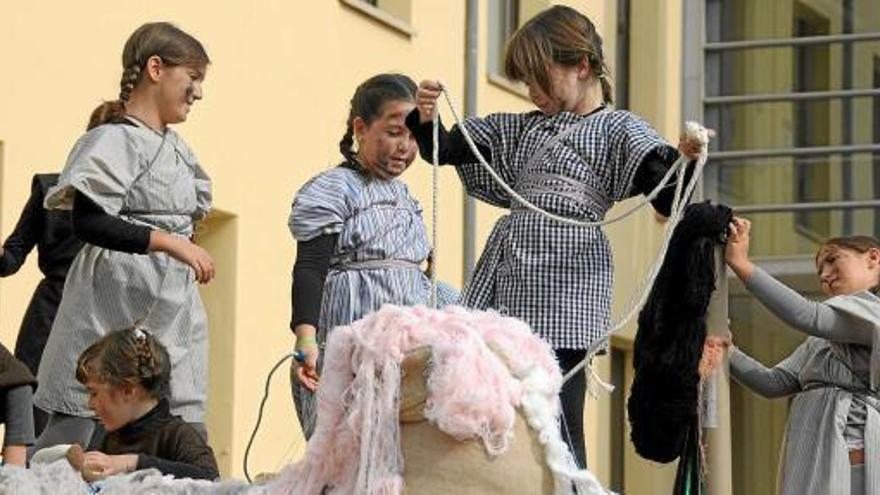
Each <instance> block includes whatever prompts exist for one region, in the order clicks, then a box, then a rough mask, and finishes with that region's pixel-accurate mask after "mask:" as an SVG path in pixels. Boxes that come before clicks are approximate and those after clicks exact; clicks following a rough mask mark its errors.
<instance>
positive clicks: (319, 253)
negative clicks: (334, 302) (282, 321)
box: [290, 234, 339, 330]
mask: <svg viewBox="0 0 880 495" xmlns="http://www.w3.org/2000/svg"><path fill="white" fill-rule="evenodd" d="M338 238H339V234H325V235H320V236H318V237H315V238H314V239H311V240H309V241H300V242H297V243H296V263H294V265H293V284H292V286H291V306H292V307H293V317H292V318H291V321H290V329H291V330H294V329H295V328H296V326H297V325H300V324H303V323H306V324H309V325H313V326H317V325H318V316H319V315H320V313H321V299H322V296H323V295H324V279H325V278H327V270H328V269H329V268H330V257H331V256H332V255H333V247H334V246H335V245H336V240H337V239H338Z"/></svg>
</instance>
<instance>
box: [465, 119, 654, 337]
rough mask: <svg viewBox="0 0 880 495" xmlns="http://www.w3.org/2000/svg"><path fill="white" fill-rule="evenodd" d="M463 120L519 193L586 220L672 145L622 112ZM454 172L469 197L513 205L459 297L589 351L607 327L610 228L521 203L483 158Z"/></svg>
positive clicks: (625, 193) (624, 193)
mask: <svg viewBox="0 0 880 495" xmlns="http://www.w3.org/2000/svg"><path fill="white" fill-rule="evenodd" d="M464 125H465V126H466V128H467V130H468V131H470V133H471V134H472V136H473V137H474V140H475V141H476V142H477V143H478V144H480V145H482V146H485V147H488V148H490V149H491V150H492V156H491V157H486V159H487V160H489V161H490V163H491V165H492V167H493V168H494V170H495V171H496V172H497V173H498V174H499V175H500V176H501V177H503V178H504V180H505V181H506V182H507V183H508V184H509V185H511V186H513V188H514V189H515V190H516V191H517V192H518V193H519V194H520V195H522V196H523V197H525V198H526V199H528V200H529V201H530V202H532V203H533V204H535V205H537V206H539V207H540V208H542V209H544V210H547V211H550V212H553V213H556V214H558V215H563V216H566V217H569V218H578V219H584V220H600V219H602V218H603V217H604V216H605V213H606V212H607V211H608V209H609V208H610V207H611V206H612V204H613V203H614V202H616V201H620V200H623V199H625V198H627V197H630V196H632V195H634V194H635V192H634V190H633V188H632V180H633V177H634V175H635V173H636V171H637V169H638V167H639V165H640V164H641V163H642V161H643V160H644V158H645V157H646V156H647V155H648V154H649V153H650V152H651V151H652V150H654V149H655V148H658V147H665V146H668V144H667V143H666V142H665V141H664V140H663V139H662V138H661V137H660V136H659V135H658V134H657V132H656V131H654V129H652V128H651V126H650V125H649V124H648V123H646V122H645V121H644V120H642V119H641V118H639V117H638V116H636V115H634V114H632V113H629V112H625V111H613V110H605V109H603V110H600V111H598V112H594V113H592V114H590V115H586V116H584V115H577V114H574V113H571V112H560V113H558V114H556V115H553V116H549V117H548V116H545V115H543V114H542V113H540V112H530V113H525V114H511V113H500V114H493V115H489V116H487V117H485V118H471V119H467V120H466V121H465V123H464ZM571 125H577V126H578V127H577V128H576V130H574V131H573V132H571V134H569V135H568V136H567V137H566V138H565V139H562V140H560V141H561V142H559V143H557V144H556V145H555V146H552V147H550V149H547V150H546V153H544V154H543V156H542V157H541V158H540V159H538V160H536V161H534V163H532V164H531V166H530V167H529V168H530V169H529V170H526V168H527V167H526V165H527V163H529V160H530V159H531V157H532V156H533V155H534V154H535V153H536V152H537V151H538V150H540V149H541V148H542V147H544V146H545V144H546V143H547V142H548V141H550V140H551V139H553V138H554V136H556V135H557V134H559V133H560V132H562V131H563V130H564V129H567V128H568V126H571ZM456 169H457V171H458V174H459V176H460V178H461V180H462V182H463V183H464V186H465V188H466V189H467V191H468V193H469V194H470V195H472V196H474V197H476V198H478V199H481V200H483V201H486V202H487V203H490V204H493V205H495V206H499V207H502V208H508V209H511V210H512V211H511V213H510V214H509V215H506V216H504V217H502V218H501V219H500V220H499V221H498V222H497V223H496V225H495V228H494V229H493V231H492V233H491V235H490V237H489V239H488V241H487V243H486V247H485V249H484V251H483V254H482V256H481V257H480V260H479V262H478V263H477V266H476V270H475V272H474V276H473V279H472V280H471V281H470V283H469V284H468V285H467V286H466V287H465V289H464V293H463V295H462V298H463V303H464V304H465V305H466V306H469V307H473V308H479V309H486V308H494V309H496V310H499V311H502V312H506V313H507V314H509V315H511V316H515V317H518V318H522V319H523V320H525V321H526V322H528V323H529V324H530V325H531V326H532V328H533V329H534V331H535V332H536V333H537V334H538V335H540V336H541V337H542V338H544V339H545V340H547V341H548V342H549V343H550V345H551V346H553V347H554V348H557V349H586V348H589V347H590V345H591V344H592V343H593V342H595V341H596V340H597V339H599V338H601V337H602V336H603V335H604V334H605V333H606V332H607V331H608V327H609V319H610V318H609V312H610V309H609V308H610V303H611V292H612V275H613V268H612V266H613V265H612V257H611V249H610V246H609V243H608V239H607V238H606V237H605V234H604V233H603V232H602V230H601V229H599V228H589V227H577V226H571V225H565V224H561V223H558V222H555V221H554V220H551V219H548V218H546V217H543V216H541V215H540V214H538V213H534V212H531V211H528V210H525V209H523V208H522V207H521V205H518V204H515V203H514V201H513V200H512V199H511V198H510V197H509V195H508V194H507V193H506V192H505V191H504V190H503V189H501V187H499V186H498V185H497V184H496V183H495V182H494V181H493V179H492V178H491V177H490V176H489V174H488V173H487V172H486V171H485V170H484V169H483V168H482V167H481V166H480V165H479V164H478V163H470V164H462V165H458V166H456ZM560 175H561V176H563V177H564V179H562V178H559V177H557V176H560Z"/></svg>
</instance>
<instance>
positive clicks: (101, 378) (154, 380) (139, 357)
mask: <svg viewBox="0 0 880 495" xmlns="http://www.w3.org/2000/svg"><path fill="white" fill-rule="evenodd" d="M76 379H77V381H79V382H80V383H82V384H85V383H86V382H87V381H88V380H94V381H97V382H100V383H107V384H110V385H113V386H121V385H124V384H131V385H140V386H141V387H143V388H144V390H146V391H147V393H148V394H150V396H152V397H154V398H156V399H163V398H166V397H168V394H169V393H170V389H171V386H170V383H171V360H170V359H169V357H168V351H167V350H166V349H165V346H164V345H162V343H160V342H159V341H158V340H157V339H156V337H154V336H153V335H152V334H150V333H149V332H147V331H146V330H142V329H140V328H127V329H125V330H117V331H115V332H110V333H109V334H107V335H105V336H104V337H103V338H101V339H100V340H98V341H97V342H95V343H94V344H92V345H91V346H89V347H88V349H86V350H85V351H83V353H82V354H80V356H79V359H78V360H77V363H76Z"/></svg>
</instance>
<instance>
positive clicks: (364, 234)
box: [289, 74, 457, 438]
mask: <svg viewBox="0 0 880 495" xmlns="http://www.w3.org/2000/svg"><path fill="white" fill-rule="evenodd" d="M415 92H416V85H415V83H414V82H413V81H412V80H411V79H410V78H409V77H407V76H404V75H400V74H380V75H377V76H374V77H371V78H370V79H368V80H366V81H365V82H363V83H362V84H361V85H360V86H358V88H357V90H356V91H355V93H354V96H353V97H352V99H351V109H350V111H349V115H348V120H347V123H346V131H345V135H344V136H343V138H342V140H341V141H340V143H339V150H340V152H341V154H342V157H343V161H342V163H340V164H339V165H338V166H337V167H334V168H332V169H330V170H326V171H324V172H321V173H320V174H318V175H317V176H315V177H313V178H312V179H311V180H309V181H308V182H307V183H306V184H305V185H304V186H303V187H302V188H301V189H300V190H299V192H298V193H297V195H296V198H295V199H294V200H293V208H292V212H291V214H290V220H289V226H290V231H291V233H292V234H293V237H294V239H296V241H297V255H296V264H295V265H294V267H293V287H292V305H293V319H292V321H291V329H292V330H293V331H294V333H296V348H297V350H300V351H302V352H303V354H304V355H305V359H304V360H303V362H302V363H300V364H299V365H295V367H294V368H293V369H292V375H293V379H294V383H293V384H292V385H293V396H294V402H295V404H296V409H297V414H298V415H299V419H300V425H301V426H302V429H303V433H304V434H305V436H306V438H308V437H310V436H311V433H312V430H313V428H314V419H315V418H314V406H315V402H314V395H313V393H314V391H315V389H316V388H317V386H318V369H319V365H318V354H319V344H323V343H324V342H326V338H327V332H328V331H330V330H331V329H332V328H333V327H336V326H339V325H347V324H349V323H351V322H353V321H355V320H358V319H360V318H362V317H364V316H366V315H367V314H368V313H371V312H373V311H376V310H378V309H379V308H380V307H381V306H382V305H384V304H399V305H414V304H426V303H427V302H428V298H429V290H430V281H429V279H428V276H427V275H426V273H425V272H424V271H423V270H422V268H421V264H422V263H423V262H425V261H426V260H427V258H428V257H429V254H430V252H431V246H430V243H429V242H428V236H427V234H426V233H425V224H424V222H423V221H422V207H421V206H420V205H419V203H418V202H417V201H416V199H415V198H413V197H412V195H411V194H410V192H409V189H408V188H407V186H406V184H404V183H403V181H401V180H400V179H399V177H400V175H401V174H403V172H405V171H406V169H407V168H408V167H409V166H410V164H412V162H413V160H414V159H415V157H416V151H417V147H416V142H415V139H414V138H413V136H412V134H410V132H409V130H408V129H407V127H406V124H405V123H404V119H405V118H406V115H407V114H409V112H410V111H412V110H413V109H414V108H415V103H414V96H415ZM355 142H356V143H357V147H356V148H355V149H353V146H354V144H355ZM437 298H438V303H440V304H441V305H442V304H444V303H449V302H451V301H452V300H454V299H456V298H457V293H456V291H455V290H454V289H451V288H450V287H449V286H446V285H442V286H441V285H438V297H437Z"/></svg>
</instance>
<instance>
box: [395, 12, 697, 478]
mask: <svg viewBox="0 0 880 495" xmlns="http://www.w3.org/2000/svg"><path fill="white" fill-rule="evenodd" d="M505 72H506V74H507V76H508V77H509V78H510V79H512V80H517V81H523V82H525V83H526V84H527V85H528V88H529V96H530V97H531V100H532V102H533V103H534V104H535V106H537V107H538V108H537V109H536V110H534V111H531V112H527V113H496V114H491V115H488V116H487V117H482V118H469V119H467V120H465V122H464V126H465V127H466V128H467V130H468V132H469V133H470V134H471V135H472V136H473V138H474V141H475V143H476V144H477V148H478V149H479V150H480V154H482V155H483V156H484V157H486V159H487V161H489V163H490V165H491V167H492V168H493V169H494V171H495V172H496V173H497V174H498V175H500V176H501V177H502V178H503V179H504V181H505V182H506V183H507V184H508V185H510V186H511V187H513V188H514V189H515V190H516V191H517V192H518V193H519V194H520V195H521V196H523V197H524V198H525V199H527V200H528V201H530V202H531V203H532V204H535V205H537V206H538V207H540V208H541V209H543V210H546V211H549V212H552V213H555V214H556V215H560V216H564V217H568V218H572V219H580V220H584V221H597V220H602V219H603V218H604V216H605V213H606V212H607V211H608V210H609V209H610V208H611V206H612V205H613V204H614V203H615V202H617V201H621V200H623V199H626V198H629V197H631V196H635V195H637V194H647V193H648V192H650V191H651V190H653V189H654V187H655V186H656V185H657V184H658V183H659V182H660V181H661V180H662V178H663V176H664V175H665V173H666V172H667V171H668V170H669V167H670V166H671V165H672V164H673V163H674V162H675V160H676V159H677V158H678V151H676V149H675V147H673V146H670V145H669V144H668V143H667V142H666V141H665V140H664V139H663V138H662V137H660V136H659V135H658V134H657V133H656V132H655V131H654V129H652V128H651V126H650V125H649V124H648V123H647V122H645V121H644V120H642V119H641V118H640V117H638V116H637V115H634V114H632V113H629V112H625V111H617V110H612V109H610V108H608V106H607V105H608V104H610V103H611V100H612V96H611V86H610V84H609V83H608V80H607V75H606V74H607V69H606V67H605V62H604V59H603V55H602V39H601V37H600V36H599V35H598V33H597V32H596V28H595V26H594V25H593V23H592V22H590V20H589V19H588V18H587V17H585V16H584V15H582V14H580V13H579V12H577V11H576V10H574V9H572V8H569V7H565V6H554V7H552V8H550V9H548V10H546V11H544V12H541V13H540V14H538V15H537V16H536V17H534V18H533V19H531V20H529V21H528V22H526V23H525V24H524V25H523V26H522V27H521V28H520V29H519V30H518V31H517V32H516V33H514V35H513V37H512V38H511V39H510V41H509V42H508V45H507V52H506V60H505ZM440 89H441V88H440V85H439V83H438V82H436V81H423V82H422V83H421V84H420V87H419V90H418V93H417V95H416V102H417V106H418V110H417V111H416V112H413V113H412V114H411V115H410V116H409V117H408V118H407V125H408V126H409V127H410V129H411V130H412V131H413V132H414V133H415V134H416V139H417V140H418V142H419V148H420V150H421V154H422V156H423V157H424V158H425V160H431V155H432V148H433V144H432V136H431V134H432V133H431V129H432V125H431V122H432V118H433V115H434V113H435V112H436V110H437V99H438V97H439V96H440ZM679 148H680V149H681V150H682V151H683V152H684V153H685V154H687V155H688V156H690V157H692V158H696V155H697V152H698V151H699V146H698V145H697V144H696V143H693V142H683V143H681V144H680V145H679ZM438 152H439V157H440V162H441V163H445V164H451V165H454V166H455V169H456V171H457V172H458V175H459V177H460V179H461V181H462V183H463V184H464V187H465V189H467V192H468V194H470V195H471V196H474V197H475V198H477V199H480V200H482V201H485V202H487V203H489V204H491V205H494V206H498V207H501V208H506V209H509V210H510V214H509V215H506V216H504V217H502V218H501V219H500V220H499V221H498V222H497V223H496V224H495V228H494V229H493V231H492V233H491V235H490V237H489V239H488V241H487V242H486V247H485V249H484V251H483V253H482V255H481V257H480V259H479V261H478V262H477V266H476V269H475V272H474V275H473V278H472V279H471V281H470V282H469V283H468V285H467V286H466V287H465V288H464V292H463V294H462V303H463V304H464V305H465V306H468V307H473V308H477V309H486V308H494V309H496V310H499V311H504V312H505V313H507V314H509V315H511V316H515V317H518V318H521V319H523V320H525V321H526V322H527V323H529V325H530V326H531V327H532V329H533V330H534V331H535V333H537V334H538V335H539V336H541V337H542V338H544V339H545V340H546V341H547V342H548V343H549V344H550V345H551V346H552V347H553V348H554V350H555V351H556V354H557V358H558V359H559V364H560V367H561V368H562V370H563V372H568V370H570V369H571V368H573V367H574V366H576V365H577V364H578V363H580V362H581V361H582V360H583V359H584V358H585V357H586V354H587V350H588V349H590V348H591V347H592V346H593V344H594V343H596V342H597V341H599V340H600V339H602V338H603V337H604V336H605V334H606V333H607V331H608V329H609V326H610V322H609V319H610V318H609V313H610V304H611V295H612V294H611V287H612V275H613V269H612V266H613V262H612V257H611V247H610V246H609V243H608V239H607V238H606V237H605V234H604V233H603V231H602V230H601V229H599V228H591V227H578V226H571V225H566V224H562V223H558V222H556V221H555V220H552V219H549V218H546V217H545V216H542V215H541V214H538V213H536V212H533V211H531V210H528V209H526V208H525V207H524V206H523V205H521V204H519V203H518V202H517V201H515V200H514V199H513V198H511V196H510V195H509V194H508V193H507V192H506V191H505V190H504V189H502V188H501V186H499V185H498V184H496V183H495V181H494V179H493V178H492V177H491V176H490V175H489V173H488V172H486V171H485V170H484V169H483V168H482V167H481V166H480V164H479V163H478V162H477V158H476V157H475V156H474V155H473V154H472V153H471V150H470V148H469V147H468V146H467V144H466V143H465V141H464V138H463V136H462V133H461V129H459V128H458V127H457V126H456V127H453V128H452V130H451V131H449V132H448V133H447V132H446V131H445V130H443V131H441V133H440V149H439V150H438ZM673 196H674V185H673V187H670V188H667V189H665V190H664V191H663V193H662V194H661V195H660V196H659V197H658V198H657V199H655V200H654V201H653V202H652V204H653V206H654V208H655V209H656V210H657V212H658V213H659V214H661V215H663V216H668V215H669V213H670V207H671V203H672V198H673ZM585 391H586V376H585V374H584V373H578V374H576V375H575V376H574V377H572V379H571V380H569V381H568V382H567V383H566V384H565V385H564V386H563V389H562V393H561V399H562V409H563V418H564V420H565V425H566V426H567V433H568V435H567V439H568V440H569V441H570V444H571V446H572V450H573V451H574V453H575V456H576V457H577V459H578V461H579V463H580V464H581V466H586V452H585V447H584V432H583V415H584V395H585Z"/></svg>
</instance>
